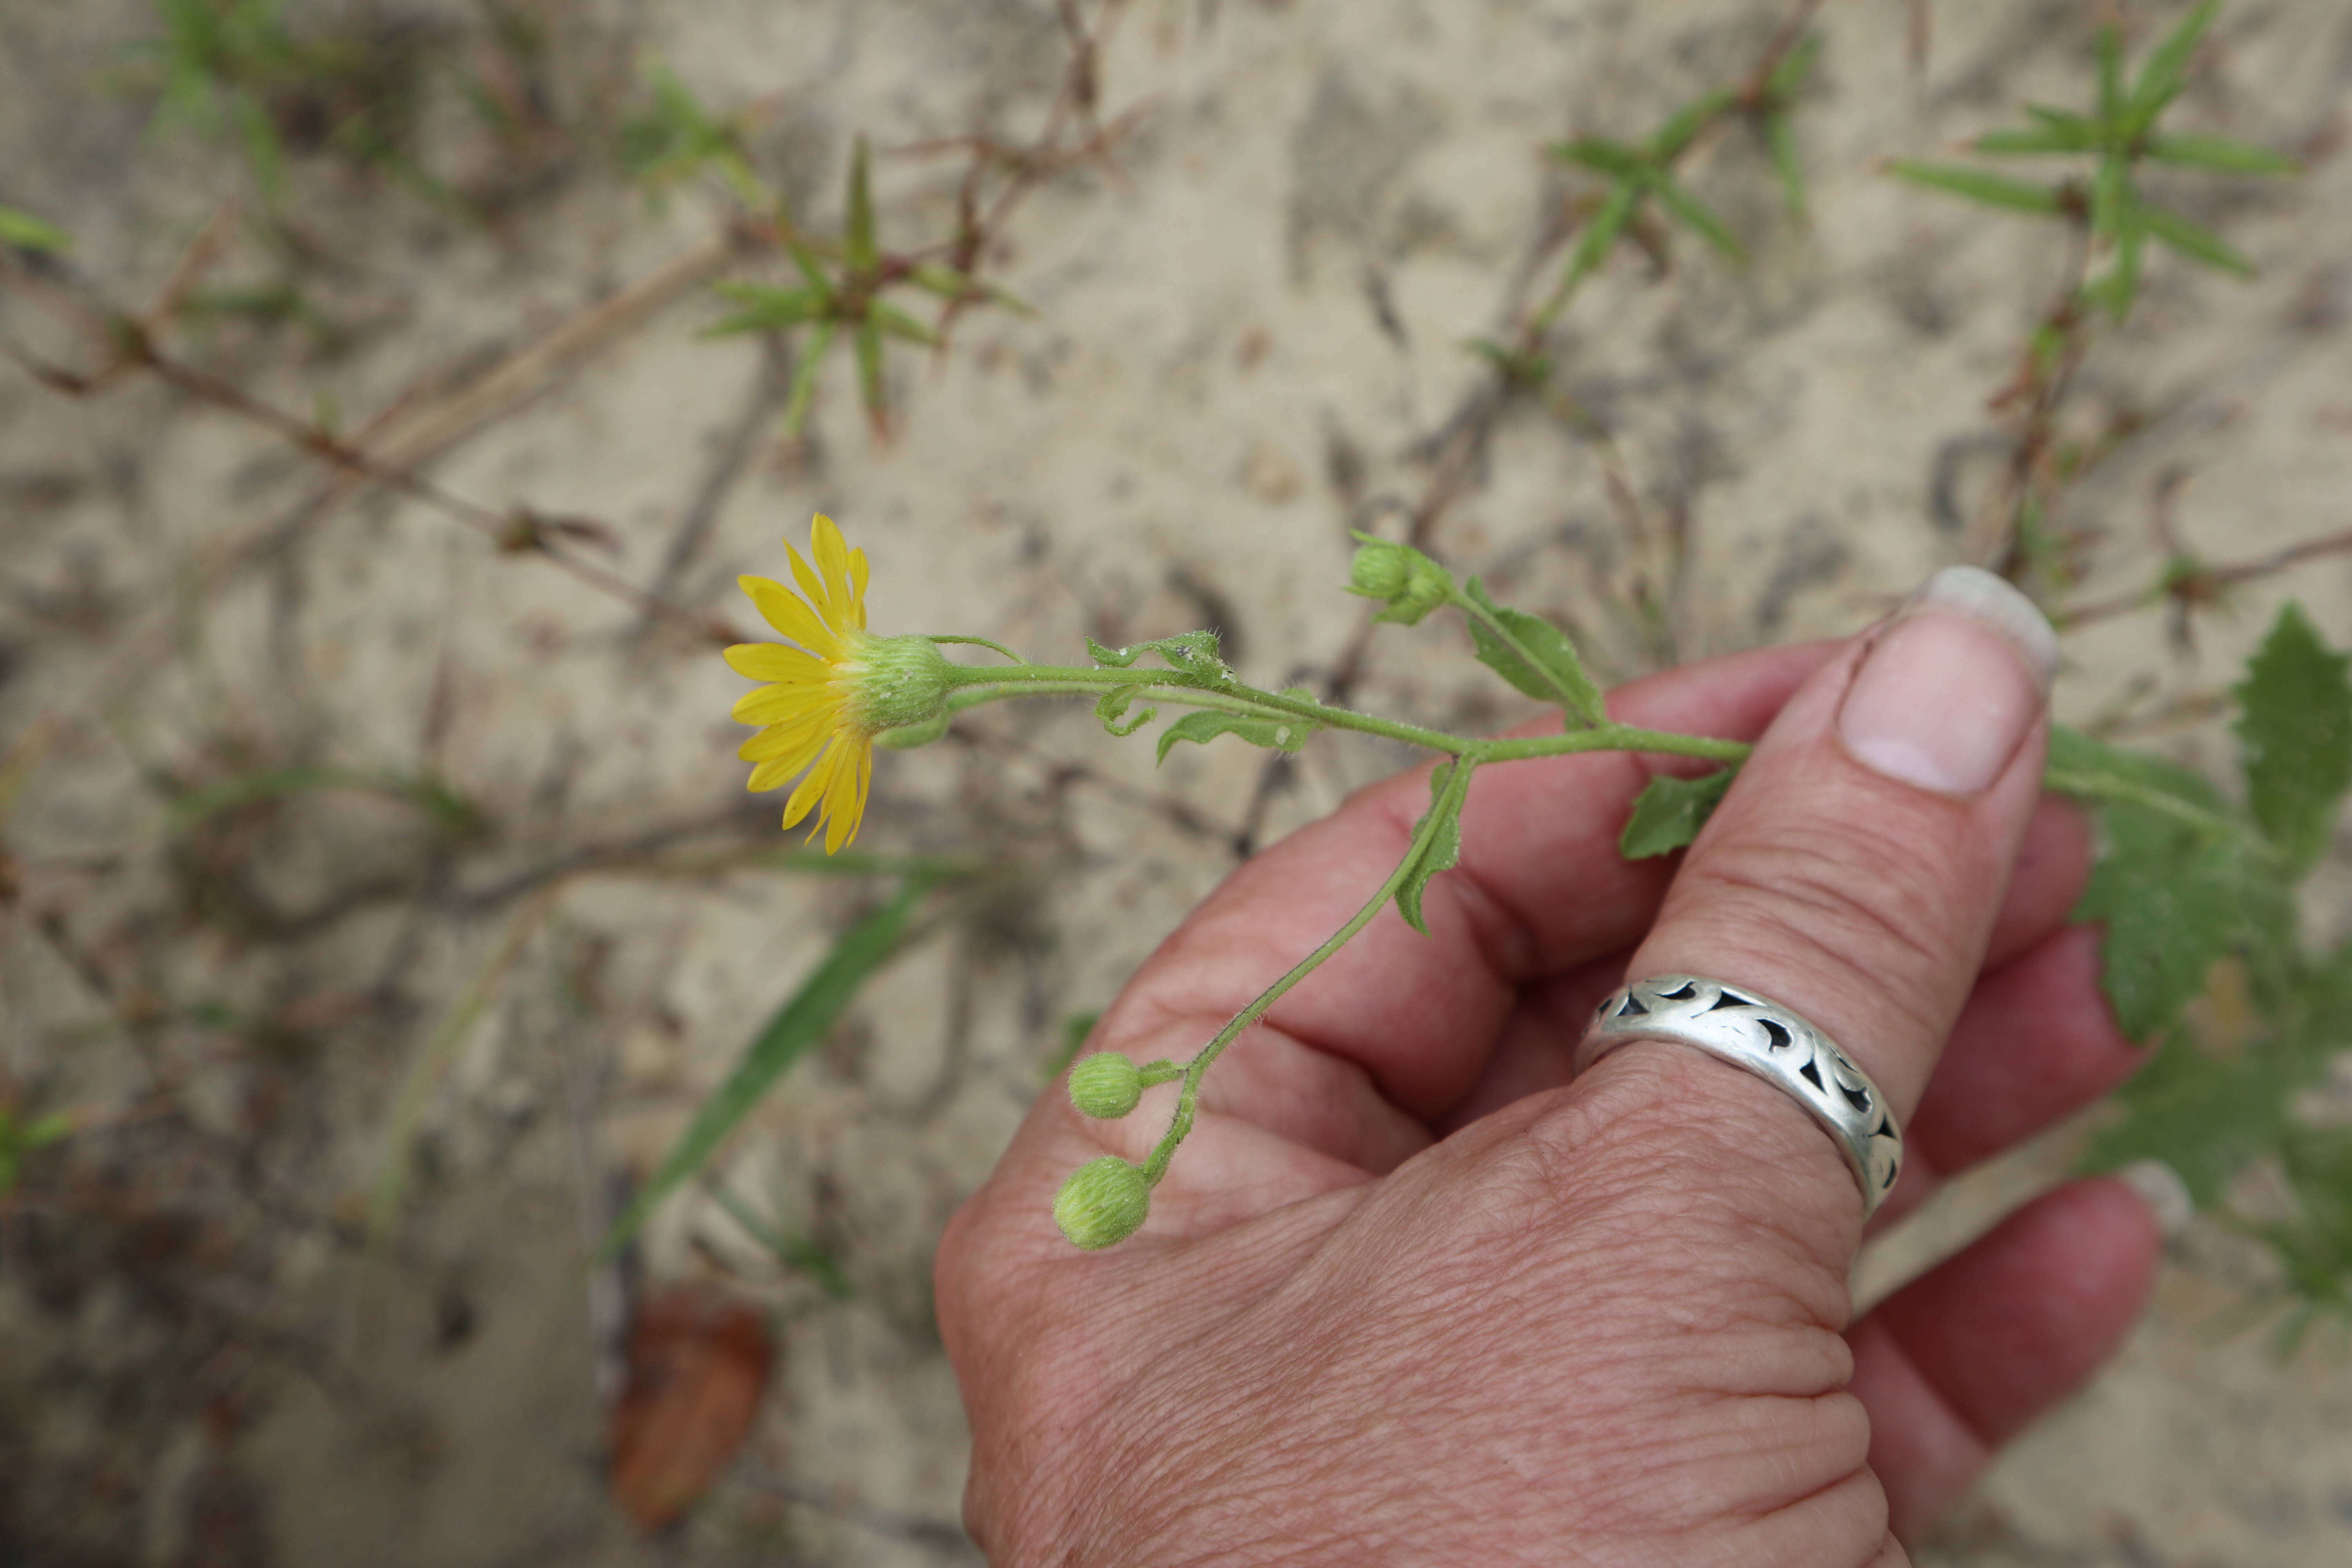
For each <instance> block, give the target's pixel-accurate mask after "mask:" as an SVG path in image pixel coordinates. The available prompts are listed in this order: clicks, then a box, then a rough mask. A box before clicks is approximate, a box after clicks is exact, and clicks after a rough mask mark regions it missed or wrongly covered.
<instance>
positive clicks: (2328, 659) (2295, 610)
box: [2232, 603, 2352, 876]
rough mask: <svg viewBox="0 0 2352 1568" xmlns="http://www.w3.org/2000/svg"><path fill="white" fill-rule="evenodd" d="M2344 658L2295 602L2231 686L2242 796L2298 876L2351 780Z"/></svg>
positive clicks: (2350, 706)
mask: <svg viewBox="0 0 2352 1568" xmlns="http://www.w3.org/2000/svg"><path fill="white" fill-rule="evenodd" d="M2347 666H2352V658H2347V657H2346V656H2345V655H2343V654H2340V653H2336V652H2333V651H2331V650H2330V649H2329V648H2328V647H2327V645H2326V643H2324V642H2322V641H2321V640H2320V637H2319V634H2318V633H2317V632H2316V631H2315V630H2314V629H2313V628H2312V625H2311V622H2310V621H2309V620H2308V619H2306V618H2305V616H2304V613H2303V610H2302V607H2301V606H2300V605H2294V604H2293V603H2290V604H2288V605H2287V606H2286V607H2285V608H2284V609H2283V610H2281V611H2280V612H2279V617H2278V619H2277V621H2275V622H2274V623H2273V625H2272V626H2271V630H2270V635H2269V636H2268V637H2265V638H2263V646H2262V648H2261V650H2260V651H2258V652H2257V653H2256V654H2255V655H2254V657H2253V658H2252V660H2251V661H2250V662H2249V663H2248V664H2247V666H2246V677H2245V679H2243V680H2242V681H2240V682H2239V683H2238V685H2237V686H2236V688H2235V689H2234V690H2233V693H2232V694H2233V695H2234V696H2235V697H2236V698H2237V700H2238V710H2239V711H2238V723H2237V731H2238V748H2239V751H2238V755H2239V765H2240V766H2241V767H2242V768H2243V769H2244V771H2245V775H2246V803H2247V805H2250V806H2251V807H2252V810H2253V814H2254V820H2255V821H2256V822H2258V823H2260V824H2261V825H2262V829H2263V833H2264V835H2266V836H2267V837H2269V839H2270V841H2271V843H2272V844H2273V845H2274V846H2275V847H2277V849H2278V851H2279V854H2280V856H2281V857H2282V858H2284V860H2285V862H2286V864H2287V866H2288V867H2289V868H2290V869H2291V871H2292V872H2293V873H2294V874H2295V875H2297V876H2300V875H2301V874H2302V873H2303V872H2304V871H2305V870H2306V869H2308V868H2310V867H2311V866H2312V864H2313V863H2314V862H2315V861H2316V860H2317V859H2318V858H2319V857H2320V854H2321V852H2322V851H2323V850H2325V849H2326V847H2327V841H2328V838H2329V837H2330V835H2331V834H2332V833H2333V831H2334V829H2335V826H2336V813H2337V810H2338V808H2339V807H2340V806H2341V805H2342V804H2343V800H2344V792H2345V790H2346V788H2347V787H2352V680H2347V677H2346V673H2345V672H2346V669H2347Z"/></svg>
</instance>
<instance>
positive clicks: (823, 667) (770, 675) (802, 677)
mask: <svg viewBox="0 0 2352 1568" xmlns="http://www.w3.org/2000/svg"><path fill="white" fill-rule="evenodd" d="M725 657H726V659H727V668H730V669H731V670H733V671H734V672H735V673H736V674H738V675H747V676H749V677H751V679H753V680H781V681H782V682H784V683H785V684H786V685H788V686H789V685H803V686H805V685H809V684H812V683H814V682H818V681H823V680H826V679H831V677H832V673H833V671H832V667H831V666H829V665H827V664H826V663H825V662H824V660H823V659H821V658H817V657H816V656H815V655H814V654H808V653H803V652H802V651H801V650H800V649H798V648H796V647H782V646H781V645H780V644H776V643H772V642H747V643H737V644H736V645H735V646H734V647H730V648H729V649H728V650H727V653H726V655H725Z"/></svg>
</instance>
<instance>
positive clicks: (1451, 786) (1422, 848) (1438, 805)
mask: <svg viewBox="0 0 2352 1568" xmlns="http://www.w3.org/2000/svg"><path fill="white" fill-rule="evenodd" d="M1477 765H1478V764H1477V762H1476V760H1475V758H1469V757H1465V758H1464V759H1463V761H1462V762H1461V763H1459V764H1458V765H1457V766H1456V767H1455V768H1454V771H1453V773H1452V775H1451V776H1450V777H1448V778H1447V779H1446V781H1445V788H1444V791H1443V792H1442V793H1441V794H1440V795H1439V796H1438V798H1437V800H1436V801H1434V802H1433V803H1432V804H1431V805H1430V808H1429V815H1428V816H1425V817H1423V819H1422V823H1421V830H1420V831H1419V832H1418V833H1415V834H1414V835H1413V838H1412V845H1411V846H1410V847H1408V848H1407V849H1406V850H1405V852H1404V858H1403V859H1402V860H1400V861H1398V862H1397V868H1396V869H1395V870H1393V871H1391V872H1390V873H1389V879H1388V880H1387V881H1385V882H1383V883H1381V890H1380V891H1379V892H1377V893H1374V894H1373V895H1372V896H1371V898H1370V900H1369V901H1368V902H1367V903H1366V904H1365V905H1364V907H1363V908H1362V909H1360V910H1357V911H1356V912H1355V914H1354V916H1353V917H1351V918H1350V919H1349V921H1348V923H1347V924H1346V925H1343V926H1341V927H1340V928H1339V930H1338V931H1333V932H1332V933H1331V935H1330V937H1329V939H1328V940H1327V941H1326V942H1324V943H1323V945H1322V946H1320V947H1318V948H1317V949H1316V950H1315V951H1314V952H1310V953H1308V954H1307V956H1306V957H1305V958H1302V959H1300V960H1299V961H1298V963H1297V964H1296V965H1295V966H1293V967H1292V969H1291V970H1290V972H1289V973H1286V974H1285V975H1284V976H1283V977H1282V978H1281V979H1279V980H1277V981H1276V982H1275V983H1274V984H1271V985H1269V986H1267V987H1266V988H1265V990H1264V991H1261V992H1259V993H1258V994H1257V999H1256V1000H1255V1001H1254V1002H1252V1003H1251V1004H1250V1005H1248V1006H1246V1007H1244V1008H1243V1009H1242V1010H1241V1011H1240V1012H1238V1013H1236V1014H1234V1016H1233V1019H1232V1021H1231V1022H1230V1023H1228V1024H1226V1026H1224V1027H1223V1028H1222V1029H1220V1030H1218V1031H1217V1034H1216V1037H1215V1038H1214V1039H1213V1040H1211V1041H1210V1042H1209V1043H1208V1044H1207V1045H1205V1046H1203V1047H1201V1052H1200V1054H1199V1055H1198V1056H1196V1057H1194V1058H1192V1062H1191V1063H1190V1064H1189V1065H1188V1066H1187V1067H1186V1068H1185V1069H1184V1087H1183V1089H1182V1090H1181V1092H1180V1093H1179V1094H1178V1095H1177V1097H1176V1114H1175V1116H1174V1118H1173V1119H1171V1121H1170V1122H1169V1124H1168V1131H1167V1134H1166V1135H1165V1136H1164V1137H1162V1138H1161V1139H1160V1143H1159V1146H1158V1147H1156V1148H1154V1149H1153V1150H1152V1151H1151V1157H1150V1159H1149V1160H1146V1161H1145V1162H1144V1164H1143V1175H1144V1179H1145V1180H1146V1181H1148V1182H1150V1183H1151V1184H1154V1185H1157V1184H1159V1181H1160V1176H1161V1175H1162V1174H1164V1173H1166V1172H1167V1169H1168V1162H1169V1161H1170V1160H1171V1159H1173V1158H1174V1157H1175V1154H1176V1145H1178V1144H1179V1143H1181V1142H1183V1141H1184V1138H1185V1135H1186V1134H1187V1133H1189V1132H1191V1131H1192V1115H1193V1111H1194V1110H1195V1109H1196V1108H1197V1107H1198V1105H1199V1104H1200V1100H1201V1080H1202V1078H1204V1077H1206V1076H1207V1074H1208V1071H1209V1068H1210V1067H1211V1065H1212V1064H1213V1063H1214V1062H1215V1061H1216V1059H1217V1058H1218V1057H1219V1056H1220V1055H1221V1054H1223V1051H1224V1048H1225V1047H1227V1046H1230V1045H1232V1044H1233V1043H1234V1040H1235V1039H1236V1038H1238V1037H1240V1035H1241V1033H1242V1031H1243V1030H1244V1029H1246V1028H1248V1027H1249V1026H1251V1025H1253V1024H1255V1023H1256V1022H1257V1021H1258V1020H1259V1019H1260V1018H1262V1017H1264V1016H1265V1013H1266V1009H1268V1008H1269V1007H1272V1006H1273V1005H1275V1004H1276V1002H1279V1001H1281V1000H1282V998H1283V996H1284V994H1286V993H1287V992H1288V991H1289V990H1290V988H1291V987H1292V986H1294V985H1296V984H1298V983H1299V982H1300V981H1302V980H1304V979H1306V978H1307V976H1308V975H1310V974H1312V973H1315V971H1316V970H1318V969H1319V968H1321V967H1322V965H1323V963H1324V961H1325V960H1326V959H1328V958H1329V957H1330V956H1331V955H1332V954H1333V953H1335V952H1339V950H1340V949H1341V948H1343V947H1345V946H1347V945H1348V943H1349V941H1350V940H1351V939H1352V938H1353V937H1354V936H1355V934H1356V933H1357V932H1358V931H1362V930H1363V929H1364V928H1365V927H1366V926H1367V925H1370V923H1371V921H1372V917H1373V916H1374V915H1377V914H1379V913H1380V912H1381V906H1382V905H1384V904H1386V903H1387V902H1388V901H1389V900H1391V899H1393V898H1395V897H1396V893H1397V889H1399V888H1402V887H1403V886H1404V883H1405V879H1406V878H1408V877H1410V876H1412V871H1413V868H1414V867H1415V866H1417V865H1419V864H1420V863H1421V859H1422V857H1423V855H1426V854H1427V853H1428V852H1429V847H1430V845H1431V844H1432V843H1433V842H1434V841H1435V840H1436V837H1437V835H1438V833H1439V832H1440V831H1441V830H1442V829H1443V828H1444V826H1445V824H1446V823H1447V822H1448V821H1449V820H1451V819H1452V816H1453V814H1454V813H1455V812H1457V811H1459V810H1460V809H1461V806H1462V799H1463V796H1464V795H1466V794H1467V793H1468V792H1469V788H1470V773H1471V770H1472V769H1474V768H1475V767H1476V766H1477Z"/></svg>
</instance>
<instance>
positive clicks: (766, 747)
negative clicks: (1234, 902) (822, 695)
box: [735, 713, 833, 773]
mask: <svg viewBox="0 0 2352 1568" xmlns="http://www.w3.org/2000/svg"><path fill="white" fill-rule="evenodd" d="M831 733H833V715H832V714H830V713H811V714H808V715H806V716H804V717H803V718H799V719H792V720H787V721H784V722H782V723H781V724H771V725H769V726H768V727H767V728H766V729H764V730H762V731H760V732H759V733H758V734H756V735H754V736H752V737H751V739H750V740H748V741H746V742H743V744H742V745H741V746H740V747H738V748H737V749H736V752H735V754H736V755H737V756H739V757H740V758H742V759H743V760H744V761H745V762H747V763H766V762H773V761H774V760H775V759H776V758H778V757H796V758H797V759H798V760H797V761H795V762H794V763H793V765H792V767H791V768H789V769H787V770H786V771H787V772H790V773H798V772H799V771H800V770H801V769H802V768H803V767H806V766H807V765H808V763H809V759H810V758H812V757H814V756H815V755H816V753H817V748H818V747H820V746H822V745H824V738H825V737H826V736H827V735H830V734H831Z"/></svg>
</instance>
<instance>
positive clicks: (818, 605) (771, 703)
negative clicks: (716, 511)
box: [727, 516, 895, 855]
mask: <svg viewBox="0 0 2352 1568" xmlns="http://www.w3.org/2000/svg"><path fill="white" fill-rule="evenodd" d="M784 548H785V550H787V551H789V552H791V554H792V558H793V581H794V582H796V583H798V584H800V588H801V592H800V594H798V595H795V594H794V593H793V592H792V590H790V589H789V588H786V587H785V586H784V585H783V584H781V583H776V582H772V581H770V580H769V579H767V578H765V577H740V578H738V579H736V581H737V582H738V583H740V584H741V585H742V589H743V592H745V593H746V594H749V595H751V603H752V604H754V605H758V606H759V609H760V614H761V616H763V617H765V619H766V620H767V623H768V624H769V625H770V626H773V627H775V628H776V630H778V631H780V632H782V634H783V635H784V636H786V637H790V638H792V639H793V641H794V642H796V643H798V644H800V645H801V646H800V647H797V648H794V647H779V646H777V645H776V644H774V643H744V644H741V645H740V646H738V647H730V648H729V649H728V650H727V663H728V666H729V668H732V669H733V670H734V671H735V673H736V674H738V675H748V676H750V677H751V679H754V680H765V681H769V682H772V684H770V685H767V686H762V687H761V688H760V689H758V690H757V691H751V692H746V693H745V694H744V695H743V697H742V699H741V700H740V701H738V702H737V703H736V704H735V718H736V721H737V722H739V723H743V724H758V725H761V727H762V728H761V731H760V732H759V733H758V734H756V735H754V736H752V737H751V739H750V740H748V741H746V742H743V749H742V750H741V751H740V752H737V753H736V755H738V756H740V757H741V758H742V759H743V760H744V761H745V762H747V763H752V764H753V766H752V769H751V784H750V785H749V786H748V787H750V788H751V789H755V790H762V789H774V788H775V787H776V786H777V785H779V784H782V783H783V782H784V781H785V780H786V779H788V778H790V777H792V775H793V774H794V773H799V772H800V771H801V770H802V769H803V768H807V769H808V775H807V776H806V777H805V778H803V779H802V780H801V782H800V786H799V787H798V788H796V789H794V790H793V793H792V798H791V799H790V800H788V801H786V802H785V803H784V826H786V827H790V826H793V824H794V823H796V822H798V821H800V819H801V818H803V817H804V816H807V815H808V814H809V812H810V811H811V810H812V809H814V810H815V811H816V812H817V820H816V823H815V824H814V826H812V827H810V829H809V837H810V838H811V839H812V840H814V838H815V837H816V836H817V832H818V830H819V829H822V830H823V831H824V852H825V853H826V854H828V855H830V854H832V853H833V852H834V851H835V850H836V849H839V848H840V847H842V846H843V845H845V844H846V843H848V842H849V841H850V840H851V839H853V838H855V837H857V820H858V818H859V817H861V816H864V815H865V814H866V784H867V783H868V781H869V780H870V779H871V777H872V775H873V772H874V731H873V730H872V729H870V728H868V727H867V725H866V722H865V721H866V716H867V715H866V704H865V703H863V702H861V701H860V700H859V698H860V681H861V679H862V678H863V677H864V676H865V675H866V659H865V658H864V657H863V656H864V655H866V653H867V652H868V650H869V649H870V648H871V647H872V645H873V644H875V643H876V642H877V641H879V640H880V639H878V638H876V637H869V636H867V635H866V552H864V551H863V550H852V549H850V548H848V547H847V546H846V545H845V544H844V543H843V542H842V538H841V530H839V529H838V528H835V526H834V525H833V520H832V519H831V518H829V517H824V516H820V517H818V518H817V520H816V521H815V522H814V524H813V525H812V526H811V528H810V530H809V552H810V553H811V554H813V555H814V556H815V557H816V565H815V567H814V569H812V568H811V567H810V565H809V563H807V562H806V561H804V560H803V559H802V558H801V552H799V551H797V550H793V547H792V545H791V544H789V543H787V544H786V545H785V546H784ZM802 595H805V598H803V596H802ZM894 640H895V639H894ZM803 648H805V649H807V650H808V651H806V652H805V653H803V651H801V650H802V649H803ZM812 763H814V766H811V764H812Z"/></svg>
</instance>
